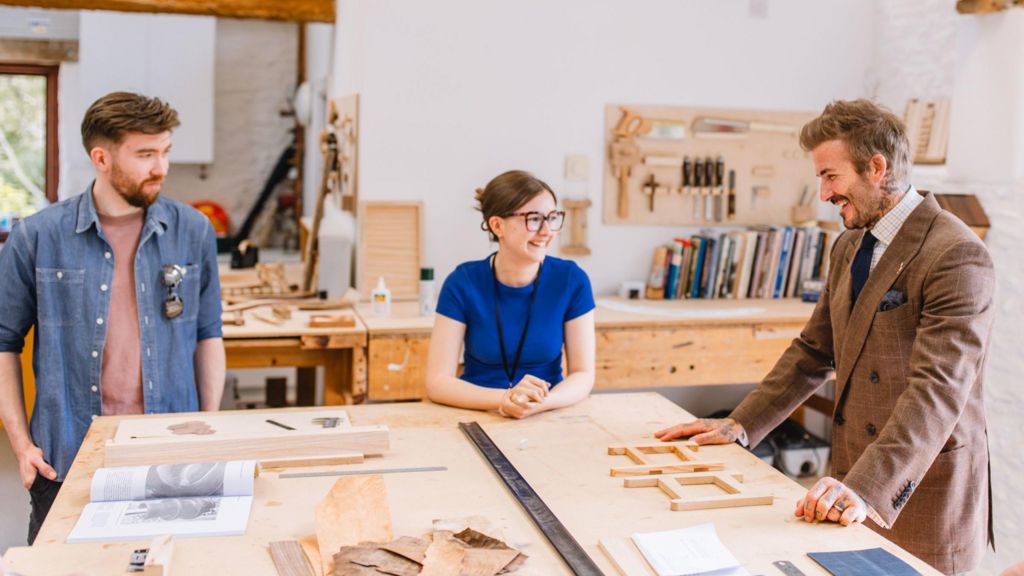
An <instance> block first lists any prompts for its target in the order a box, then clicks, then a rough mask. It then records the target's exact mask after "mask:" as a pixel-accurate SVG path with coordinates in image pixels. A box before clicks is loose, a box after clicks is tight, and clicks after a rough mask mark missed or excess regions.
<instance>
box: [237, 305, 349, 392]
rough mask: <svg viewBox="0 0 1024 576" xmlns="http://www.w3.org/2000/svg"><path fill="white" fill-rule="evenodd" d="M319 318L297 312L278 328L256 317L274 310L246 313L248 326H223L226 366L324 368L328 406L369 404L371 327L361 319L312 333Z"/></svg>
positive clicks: (263, 309)
mask: <svg viewBox="0 0 1024 576" xmlns="http://www.w3.org/2000/svg"><path fill="white" fill-rule="evenodd" d="M336 312H337V311H330V313H336ZM315 313H316V312H306V311H301V310H293V311H292V317H291V319H290V320H286V321H284V322H283V323H282V324H280V325H273V324H269V323H267V322H264V321H261V320H259V319H257V318H256V317H255V315H256V314H260V315H264V316H271V311H270V308H259V309H256V310H246V311H245V312H244V313H243V315H244V318H245V324H244V325H243V326H232V325H229V324H224V351H225V353H226V354H227V367H228V368H271V367H280V366H295V367H297V368H299V369H303V368H312V367H315V366H323V367H324V404H328V405H330V404H352V403H353V402H356V403H358V402H363V401H365V400H366V352H365V350H366V326H365V325H363V323H362V322H361V321H360V320H359V318H358V316H357V317H356V318H355V320H356V323H355V326H352V327H348V328H308V327H307V323H308V321H309V317H310V315H312V314H315ZM307 386H309V384H307ZM300 403H302V402H300ZM309 403H310V404H311V403H312V402H309Z"/></svg>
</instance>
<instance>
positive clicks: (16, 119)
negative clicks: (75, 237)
mask: <svg viewBox="0 0 1024 576" xmlns="http://www.w3.org/2000/svg"><path fill="white" fill-rule="evenodd" d="M22 71H26V72H28V73H19V72H22ZM52 81H55V75H54V74H50V73H49V70H47V69H46V68H45V67H27V66H26V67H5V68H3V69H0V236H5V235H6V232H7V231H9V230H10V227H11V226H12V225H13V223H14V222H16V221H17V220H19V219H21V218H24V217H26V216H29V215H31V214H33V213H35V212H36V211H38V210H41V209H42V208H43V207H45V206H46V205H47V204H48V203H49V201H51V200H53V199H54V196H55V184H56V183H55V182H47V178H48V174H55V171H53V170H48V166H47V164H48V162H50V161H53V160H54V159H55V154H53V155H52V157H51V154H50V150H49V147H48V144H50V143H49V142H48V140H49V138H48V135H49V131H48V123H47V120H48V119H47V115H48V114H49V113H50V110H51V109H54V107H53V106H51V102H50V101H49V99H50V98H51V95H52V93H53V92H55V91H53V90H50V89H48V88H49V87H48V86H47V84H48V82H52ZM48 192H49V193H48Z"/></svg>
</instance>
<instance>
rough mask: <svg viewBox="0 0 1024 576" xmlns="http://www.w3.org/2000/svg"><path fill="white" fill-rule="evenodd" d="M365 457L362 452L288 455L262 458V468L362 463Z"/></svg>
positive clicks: (274, 468) (276, 468) (273, 468)
mask: <svg viewBox="0 0 1024 576" xmlns="http://www.w3.org/2000/svg"><path fill="white" fill-rule="evenodd" d="M363 460H365V457H364V456H363V454H362V453H360V452H346V453H344V454H325V455H323V456H305V457H302V456H286V457H283V458H265V459H263V460H260V468H263V469H265V470H279V469H281V468H303V467H306V466H336V465H339V464H360V463H362V462H363Z"/></svg>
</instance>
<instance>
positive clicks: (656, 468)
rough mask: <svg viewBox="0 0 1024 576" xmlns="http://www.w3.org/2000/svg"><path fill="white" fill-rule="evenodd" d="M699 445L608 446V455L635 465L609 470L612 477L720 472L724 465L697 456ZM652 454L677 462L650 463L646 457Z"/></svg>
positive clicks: (684, 443) (688, 442) (683, 443)
mask: <svg viewBox="0 0 1024 576" xmlns="http://www.w3.org/2000/svg"><path fill="white" fill-rule="evenodd" d="M699 450H700V445H698V444H697V443H696V442H693V441H686V442H671V443H668V442H662V443H659V444H644V445H637V446H609V447H608V455H610V456H628V457H629V459H630V460H632V461H633V462H635V463H636V465H635V466H618V467H615V468H612V469H611V475H612V476H642V475H652V474H673V473H678V472H707V471H709V470H722V469H724V468H725V464H723V463H722V462H712V461H709V460H703V459H701V457H700V456H699V454H698V451H699ZM652 454H671V455H674V456H675V457H676V458H677V459H678V460H679V461H678V462H674V463H669V464H659V463H655V462H652V461H651V460H650V459H648V458H647V456H649V455H652Z"/></svg>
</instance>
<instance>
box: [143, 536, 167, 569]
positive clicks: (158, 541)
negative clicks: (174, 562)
mask: <svg viewBox="0 0 1024 576" xmlns="http://www.w3.org/2000/svg"><path fill="white" fill-rule="evenodd" d="M173 555H174V539H173V538H172V537H171V536H169V535H167V536H157V537H156V538H153V541H152V542H150V543H149V552H147V553H146V562H145V563H144V564H143V566H142V574H143V576H168V575H169V574H170V573H171V558H172V556H173Z"/></svg>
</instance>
